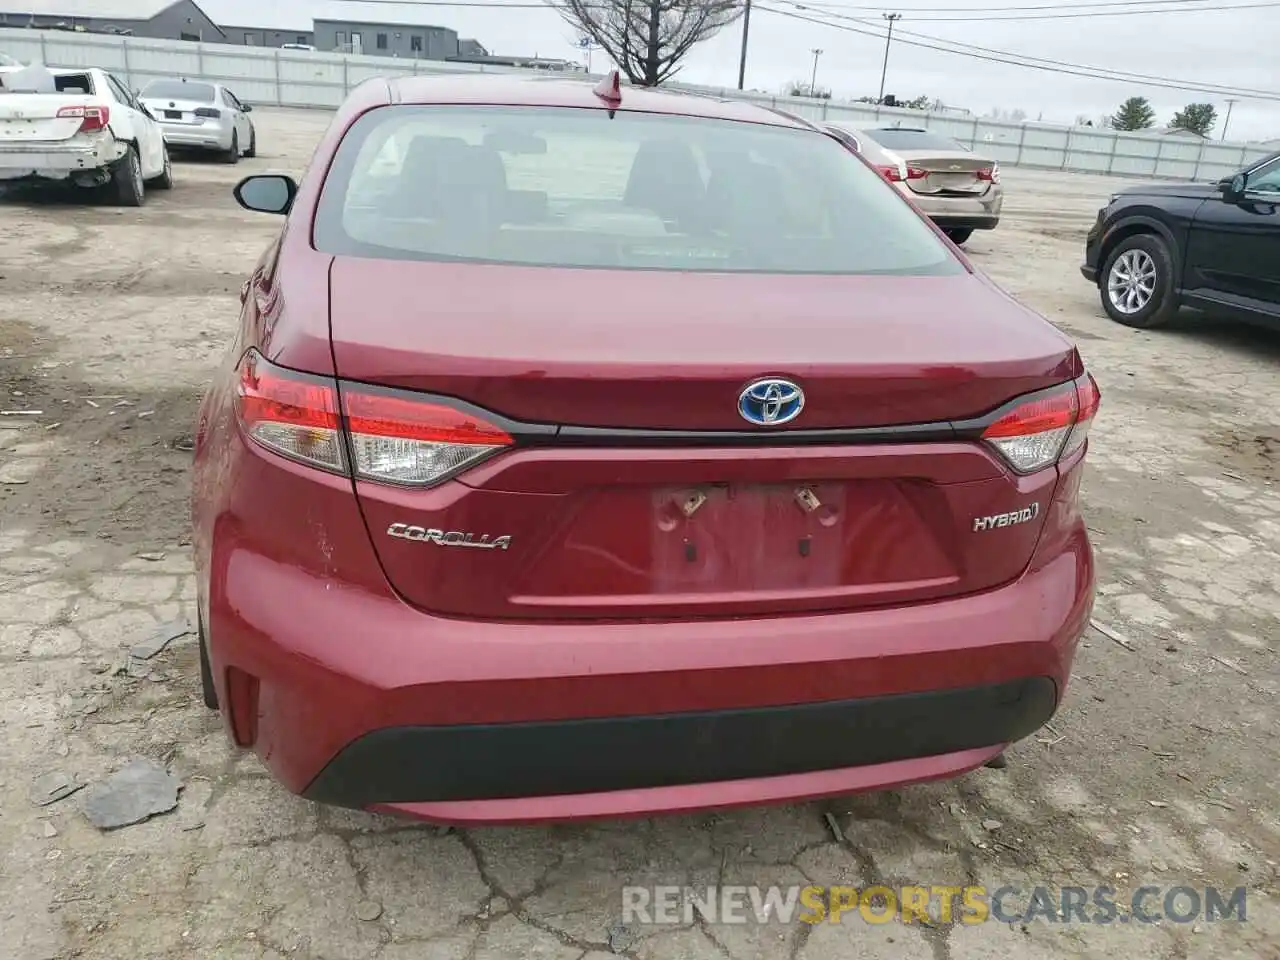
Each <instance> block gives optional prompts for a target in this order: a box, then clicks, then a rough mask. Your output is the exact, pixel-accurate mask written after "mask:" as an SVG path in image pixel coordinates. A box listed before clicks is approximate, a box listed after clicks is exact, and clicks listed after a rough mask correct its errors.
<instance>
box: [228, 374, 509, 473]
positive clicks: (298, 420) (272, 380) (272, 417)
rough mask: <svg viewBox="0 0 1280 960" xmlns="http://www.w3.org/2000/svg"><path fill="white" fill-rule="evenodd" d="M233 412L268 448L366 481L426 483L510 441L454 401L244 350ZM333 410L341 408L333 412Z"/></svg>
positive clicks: (250, 434) (474, 460) (474, 461)
mask: <svg viewBox="0 0 1280 960" xmlns="http://www.w3.org/2000/svg"><path fill="white" fill-rule="evenodd" d="M236 399H237V403H236V411H237V414H238V415H239V418H240V425H241V427H242V428H243V429H244V431H245V433H246V434H247V435H248V436H249V437H250V439H252V440H254V441H255V442H257V443H258V444H260V445H261V446H263V447H266V448H267V449H268V450H271V451H273V452H274V453H278V454H280V455H281V456H284V457H288V458H289V459H290V460H296V461H298V462H299V463H305V464H308V465H309V466H313V467H319V468H320V469H322V470H327V471H329V472H331V473H341V474H347V475H349V474H350V473H351V470H350V469H349V468H348V455H347V443H346V442H344V439H343V436H342V430H343V427H344V426H345V428H346V431H347V439H348V440H349V441H350V451H351V453H350V462H351V465H352V466H353V467H354V471H355V475H356V476H357V477H361V478H363V479H366V480H376V481H379V482H382V483H394V484H401V485H405V486H415V487H419V486H430V485H432V484H435V483H439V482H440V481H442V480H446V479H448V478H449V477H451V476H453V475H454V474H456V473H458V472H459V471H460V470H462V469H464V468H465V467H468V466H472V465H473V464H475V463H477V462H479V461H480V460H483V459H484V458H485V457H488V456H491V455H493V454H494V453H497V452H498V451H500V450H503V449H505V448H507V447H509V446H511V444H512V443H513V442H514V441H513V440H512V438H511V435H510V434H509V433H507V432H506V431H505V430H503V429H502V428H501V427H499V426H496V425H495V424H493V423H490V422H489V421H488V420H486V419H484V418H483V417H481V416H478V415H477V414H474V413H471V412H468V411H466V410H463V409H459V408H457V407H451V406H446V405H444V404H441V403H433V402H430V401H426V400H420V399H418V398H417V397H414V396H412V395H410V394H405V393H400V392H397V391H392V390H381V389H378V388H377V387H369V386H365V385H364V384H353V383H346V382H342V383H339V382H338V381H334V380H329V379H327V378H324V377H316V376H312V375H310V374H302V373H295V372H294V371H292V370H285V369H283V368H281V367H277V366H275V365H274V364H272V363H269V362H268V361H267V360H265V359H264V358H263V357H262V355H261V354H260V353H258V352H257V351H256V350H250V351H249V352H248V353H246V354H245V356H244V359H243V360H241V362H240V383H239V387H238V389H237V398H236ZM340 410H341V412H342V415H341V416H340V415H339V411H340Z"/></svg>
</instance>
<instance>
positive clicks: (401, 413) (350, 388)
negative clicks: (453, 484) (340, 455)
mask: <svg viewBox="0 0 1280 960" xmlns="http://www.w3.org/2000/svg"><path fill="white" fill-rule="evenodd" d="M342 410H343V413H344V414H345V415H346V422H347V430H348V433H349V434H350V437H351V452H352V459H353V460H354V462H355V471H356V475H357V476H359V477H364V478H365V479H368V480H379V481H382V482H383V483H397V484H406V485H410V486H427V485H430V484H433V483H439V482H440V481H441V480H444V479H446V478H448V477H450V476H453V475H454V474H455V473H457V472H458V471H460V470H462V469H464V468H465V467H468V466H471V465H473V464H475V463H476V462H478V461H480V460H483V459H484V458H485V457H488V456H491V455H493V454H494V453H497V452H498V451H499V450H502V449H504V448H505V447H509V446H510V445H511V443H512V440H511V436H510V434H508V433H507V432H506V431H505V430H503V429H502V428H501V427H497V426H495V425H494V424H492V423H490V422H488V421H487V420H485V419H484V418H483V417H480V416H477V415H475V414H472V413H467V412H464V411H462V410H458V409H456V408H454V407H447V406H444V405H442V404H438V403H429V402H425V401H421V400H417V399H414V398H411V397H406V396H404V395H396V394H391V393H389V392H387V393H384V392H375V391H373V390H371V389H369V388H367V387H362V386H357V385H350V384H344V385H343V387H342Z"/></svg>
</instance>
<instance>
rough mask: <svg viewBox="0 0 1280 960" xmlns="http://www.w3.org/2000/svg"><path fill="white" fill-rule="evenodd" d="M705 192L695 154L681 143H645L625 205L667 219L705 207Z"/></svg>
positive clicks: (628, 189)
mask: <svg viewBox="0 0 1280 960" xmlns="http://www.w3.org/2000/svg"><path fill="white" fill-rule="evenodd" d="M705 197H706V189H705V187H704V186H703V184H702V171H701V170H700V169H699V167H698V161H697V159H696V158H695V157H694V155H693V150H692V148H690V146H689V145H688V144H687V143H684V142H682V141H680V140H646V141H645V142H643V143H642V144H640V148H639V149H638V150H637V151H636V156H635V160H633V161H632V163H631V176H630V178H629V179H628V181H627V192H626V194H625V195H624V197H623V202H624V203H626V204H627V206H630V207H640V208H642V209H646V210H652V211H654V212H655V213H657V214H659V215H660V216H662V217H663V218H664V219H668V220H675V219H678V218H679V217H680V215H681V214H683V213H689V212H690V211H696V210H698V209H700V208H701V207H702V203H703V201H704V199H705Z"/></svg>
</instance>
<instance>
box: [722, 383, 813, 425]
mask: <svg viewBox="0 0 1280 960" xmlns="http://www.w3.org/2000/svg"><path fill="white" fill-rule="evenodd" d="M803 409H804V391H803V390H801V389H800V388H799V387H798V386H796V385H795V384H794V383H792V382H791V381H790V380H779V379H776V378H773V377H769V378H767V379H764V380H757V381H755V382H754V383H751V384H748V385H747V388H746V389H745V390H743V391H742V393H740V394H739V395H738V413H740V414H742V419H743V420H746V421H747V422H748V423H754V424H756V425H757V426H761V427H766V426H767V427H776V426H781V425H782V424H784V423H790V422H791V421H792V420H794V419H795V418H796V417H798V416H800V411H801V410H803Z"/></svg>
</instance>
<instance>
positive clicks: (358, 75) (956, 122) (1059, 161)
mask: <svg viewBox="0 0 1280 960" xmlns="http://www.w3.org/2000/svg"><path fill="white" fill-rule="evenodd" d="M0 52H3V53H7V54H8V55H9V56H11V57H15V58H17V59H18V60H21V61H23V62H24V63H27V62H37V63H44V64H47V65H49V66H85V67H88V66H94V67H102V68H103V69H106V70H110V71H112V72H113V73H115V74H116V75H117V76H119V77H121V79H123V80H125V81H126V82H127V83H128V85H129V86H130V87H131V88H137V87H141V86H142V85H143V84H145V83H146V82H147V81H148V80H152V79H155V78H157V77H177V76H183V77H189V78H191V79H193V80H194V79H201V80H216V81H220V82H223V83H226V84H228V85H229V86H231V87H232V88H233V89H234V91H235V93H236V95H237V96H238V97H240V98H241V99H242V100H245V101H247V102H249V103H254V104H267V105H276V106H282V107H327V108H333V107H336V106H338V104H340V103H341V102H342V101H343V99H344V98H345V97H346V95H347V92H348V91H350V90H351V88H352V87H354V86H356V85H357V84H359V83H361V82H362V81H364V80H367V79H369V78H371V77H379V76H414V75H421V76H429V75H433V74H457V73H485V72H489V73H524V72H527V71H523V70H515V69H512V68H507V67H491V66H481V65H475V64H463V63H447V62H444V61H435V60H401V59H395V58H390V57H370V56H357V55H352V54H342V53H324V52H319V51H307V50H279V49H267V48H262V47H242V46H234V45H230V44H210V43H190V42H186V41H181V40H152V39H146V38H142V37H113V36H104V35H101V34H80V33H66V32H60V31H37V30H23V29H17V30H12V29H0ZM539 72H541V71H539ZM674 86H676V87H677V88H678V89H686V90H692V91H697V92H704V93H714V94H717V95H720V96H724V97H732V98H734V99H740V100H747V101H751V102H754V103H759V104H762V105H766V106H773V107H779V108H782V109H785V110H788V111H790V112H792V113H795V114H797V115H799V116H803V117H806V118H807V119H810V120H829V121H832V122H847V123H850V124H852V125H855V126H857V125H864V126H865V125H878V126H882V125H894V124H901V125H903V126H925V127H928V128H929V129H930V130H933V131H935V132H937V133H941V134H945V135H947V136H950V137H953V138H955V139H956V140H959V141H960V142H962V143H964V144H966V145H967V146H969V147H971V148H973V149H975V150H980V151H981V152H982V153H983V154H984V155H986V156H989V157H991V158H992V159H995V160H998V161H1000V163H1002V164H1006V165H1008V166H1016V167H1034V168H1039V169H1048V170H1071V171H1077V172H1084V173H1098V174H1114V175H1116V176H1123V177H1166V178H1170V179H1181V180H1217V179H1219V178H1221V177H1224V176H1229V175H1230V174H1232V173H1234V172H1236V171H1237V170H1239V169H1240V168H1241V167H1243V166H1245V165H1247V164H1248V163H1249V162H1251V161H1252V160H1255V159H1258V158H1260V157H1263V156H1265V155H1266V153H1267V151H1266V149H1265V148H1264V147H1262V146H1260V145H1258V144H1245V143H1225V142H1220V141H1212V140H1204V139H1201V138H1199V137H1187V136H1178V135H1161V134H1149V133H1148V134H1143V133H1120V132H1117V131H1114V130H1101V129H1095V128H1092V127H1064V126H1058V125H1054V124H1048V123H1030V122H1023V123H1011V122H1008V121H1003V120H992V119H986V118H980V117H957V116H956V115H955V114H954V113H947V114H928V113H922V112H919V111H914V110H901V109H894V108H890V107H878V106H873V105H869V104H860V103H841V102H838V101H830V100H812V99H807V98H802V97H770V96H767V95H761V94H753V93H743V92H741V91H738V90H722V89H719V88H708V87H692V86H685V85H674Z"/></svg>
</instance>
